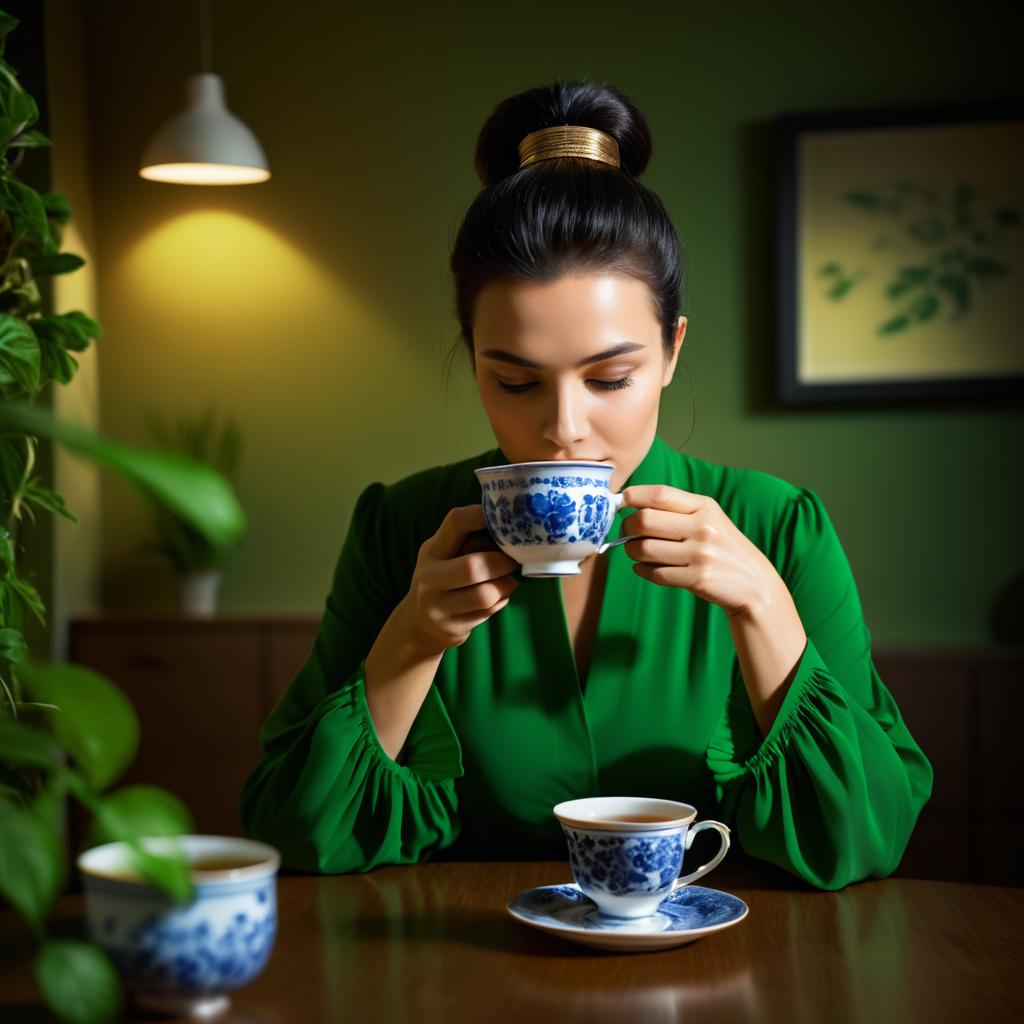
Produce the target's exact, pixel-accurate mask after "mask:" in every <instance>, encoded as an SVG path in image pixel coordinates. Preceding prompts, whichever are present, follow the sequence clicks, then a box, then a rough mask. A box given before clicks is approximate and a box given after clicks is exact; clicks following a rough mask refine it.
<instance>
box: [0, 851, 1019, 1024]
mask: <svg viewBox="0 0 1024 1024" xmlns="http://www.w3.org/2000/svg"><path fill="white" fill-rule="evenodd" d="M571 880H572V878H571V874H570V872H569V866H568V863H567V862H563V861H560V862H537V861H533V862H518V863H496V862H473V863H459V862H448V863H429V862H428V863H424V864H418V865H415V866H411V867H388V868H380V869H378V870H376V871H372V872H370V873H368V874H363V875H335V876H313V875H296V874H283V875H282V876H281V877H280V878H279V880H278V901H279V908H280V924H279V930H278V936H277V942H276V945H275V948H274V952H273V954H272V956H271V960H270V963H269V965H268V966H267V969H266V971H265V972H264V974H263V975H262V976H261V977H260V978H258V979H257V980H256V981H255V982H253V983H252V984H251V985H249V986H248V987H247V988H244V989H242V990H240V991H238V992H237V993H236V994H235V995H234V997H233V1005H232V1008H231V1009H230V1010H229V1011H228V1012H227V1013H226V1014H224V1015H223V1016H221V1017H219V1018H217V1020H218V1021H220V1022H223V1024H242V1022H245V1024H277V1022H292V1021H295V1022H302V1024H315V1022H319V1021H332V1022H333V1021H339V1022H353V1021H372V1022H374V1024H390V1022H405V1021H411V1022H416V1024H433V1022H438V1024H441V1022H444V1024H451V1022H461V1021H480V1022H484V1024H488V1022H491V1021H516V1022H519V1021H523V1022H526V1024H541V1022H544V1021H558V1022H560V1024H573V1022H579V1024H593V1022H597V1021H615V1022H623V1021H629V1022H638V1024H648V1022H655V1024H660V1022H663V1021H676V1020H684V1019H685V1020H686V1021H687V1022H688V1024H690V1022H701V1021H730V1022H731V1021H757V1022H762V1021H766V1022H774V1021H779V1022H785V1024H795V1022H807V1024H818V1022H828V1024H844V1022H846V1021H850V1022H859V1021H864V1022H871V1024H877V1022H886V1021H907V1022H917V1021H928V1022H930V1024H936V1022H943V1021H949V1022H954V1021H955V1022H960V1021H978V1022H982V1021H983V1022H985V1024H992V1022H996V1021H1010V1020H1013V1021H1020V1020H1024V997H1022V982H1024V890H1022V889H1014V888H1001V887H997V886H982V885H965V884H960V883H951V882H935V881H915V880H910V879H904V878H899V879H895V878H889V879H884V880H881V881H869V882H862V883H858V884H856V885H851V886H848V887H847V888H846V889H844V890H843V891H841V892H836V893H825V892H818V891H815V890H812V889H809V888H808V887H806V886H803V885H801V884H800V883H799V882H797V881H796V880H795V879H793V878H792V877H791V876H789V875H787V874H785V873H784V872H782V871H779V870H778V869H776V868H773V867H771V866H769V865H763V864H758V863H756V862H751V861H742V860H736V861H735V862H733V863H729V862H728V861H727V862H725V863H723V864H722V865H721V866H720V867H719V868H717V869H716V870H715V871H714V872H712V874H711V875H709V876H708V878H707V882H708V884H709V885H713V886H714V887H715V888H718V889H723V890H725V891H727V892H731V893H734V894H735V895H737V896H739V897H740V898H741V899H743V900H744V901H745V902H746V903H747V905H748V906H749V907H750V913H749V915H748V916H747V918H746V919H745V920H743V921H741V922H740V923H739V924H737V925H735V926H734V927H732V928H729V929H726V930H725V931H723V932H720V933H718V934H715V935H710V936H707V937H705V938H703V939H699V940H697V941H696V942H693V943H690V944H688V945H685V946H680V947H677V948H675V949H669V950H664V951H661V952H652V953H619V952H606V951H600V950H595V949H589V948H587V947H584V946H578V945H574V944H570V943H568V942H564V941H562V940H559V939H556V938H553V937H551V936H548V935H546V934H544V933H541V932H539V931H536V930H534V929H531V928H528V927H527V926H525V925H523V924H521V923H519V922H518V921H515V920H513V919H512V918H511V917H510V916H509V915H508V914H507V913H506V911H505V904H506V902H507V901H508V900H509V899H510V898H511V897H512V896H513V895H515V894H516V893H519V892H521V891H522V890H524V889H527V888H530V887H531V886H535V885H547V884H553V883H557V882H564V881H571ZM81 911H82V896H81V893H72V894H68V895H65V896H64V897H62V898H61V900H60V902H59V904H58V907H57V910H56V911H55V914H54V917H53V919H52V928H51V930H52V931H53V932H54V933H57V934H63V935H74V934H81V927H82V926H81ZM31 949H32V945H31V939H30V936H29V932H28V929H27V928H26V927H25V926H24V924H23V923H22V922H21V921H20V919H18V918H16V917H15V916H14V915H13V914H12V912H11V911H10V910H4V911H3V913H2V914H0V1020H2V1021H3V1022H4V1024H20V1022H26V1021H42V1020H48V1019H49V1018H48V1017H47V1016H46V1015H45V1014H44V1013H43V1011H42V1008H41V1006H40V1005H39V1001H38V997H37V996H36V995H35V993H34V991H33V988H32V982H31V977H30V971H29V970H28V965H29V958H30V956H31ZM129 1019H131V1020H134V1021H141V1020H148V1019H150V1018H148V1017H146V1016H143V1015H141V1014H138V1013H136V1014H133V1015H132V1016H130V1018H129Z"/></svg>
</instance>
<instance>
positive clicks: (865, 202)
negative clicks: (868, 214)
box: [840, 191, 883, 210]
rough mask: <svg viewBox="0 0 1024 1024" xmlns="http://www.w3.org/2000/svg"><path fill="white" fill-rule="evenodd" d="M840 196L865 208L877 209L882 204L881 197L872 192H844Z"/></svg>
mask: <svg viewBox="0 0 1024 1024" xmlns="http://www.w3.org/2000/svg"><path fill="white" fill-rule="evenodd" d="M840 198H842V199H845V200H846V201H847V202H848V203H852V204H853V205H854V206H859V207H861V208H862V209H865V210H877V209H879V208H880V207H881V206H882V205H883V199H882V197H881V196H879V195H876V194H875V193H874V192H864V191H856V192H845V193H843V195H842V196H841V197H840Z"/></svg>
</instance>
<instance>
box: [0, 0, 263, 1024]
mask: <svg viewBox="0 0 1024 1024" xmlns="http://www.w3.org/2000/svg"><path fill="white" fill-rule="evenodd" d="M17 24H18V22H17V19H15V18H13V17H11V16H10V15H9V14H7V13H6V12H4V11H0V900H3V901H6V902H7V903H8V904H10V906H11V907H12V908H13V909H14V910H15V911H17V912H18V913H19V914H20V915H21V916H22V917H24V918H25V920H26V921H27V922H28V924H29V926H30V928H31V930H32V935H33V937H34V940H35V943H36V956H35V961H34V976H35V980H36V983H37V985H38V987H39V989H40V991H41V993H42V996H43V999H44V1000H45V1001H46V1003H47V1004H48V1006H49V1008H50V1009H51V1010H52V1012H53V1013H55V1014H56V1015H57V1016H58V1017H60V1018H62V1019H64V1020H68V1021H75V1022H84V1024H93V1022H96V1024H99V1022H102V1021H108V1020H112V1019H115V1018H116V1017H117V1016H119V1014H120V1006H121V1001H122V995H121V993H122V988H121V983H120V979H119V977H118V975H117V974H116V972H115V969H114V967H113V965H112V964H111V962H110V960H109V958H108V957H107V956H106V954H105V953H104V952H103V951H102V950H101V949H100V948H99V947H98V946H96V945H94V944H92V943H90V942H85V941H81V940H79V939H74V938H56V937H53V936H51V935H50V934H49V932H48V930H47V927H46V920H47V917H48V915H49V912H50V908H51V906H52V904H53V902H54V900H55V899H56V898H57V896H58V895H59V894H60V892H61V890H62V889H63V887H64V885H65V882H66V880H67V876H68V868H69V858H68V850H67V849H66V845H67V843H66V840H65V838H64V834H65V830H64V828H63V821H64V812H65V803H66V800H67V798H68V796H69V795H70V796H71V797H73V798H74V799H76V800H78V801H80V802H81V803H82V804H83V805H84V806H85V807H86V809H87V810H88V811H89V812H90V814H91V816H92V824H91V828H90V832H89V834H88V836H87V837H86V841H85V844H84V845H85V846H86V847H88V846H91V845H93V844H95V843H97V842H103V841H106V840H122V841H125V842H127V843H128V844H129V846H130V847H131V848H132V850H133V852H134V864H135V867H136V868H137V869H138V870H139V871H140V872H141V873H142V874H143V875H144V876H145V877H146V878H147V879H149V880H150V881H152V882H153V883H154V884H156V885H157V886H159V887H160V888H161V889H163V890H164V891H165V892H166V893H167V894H168V895H169V896H170V898H171V899H173V900H176V901H185V900H188V899H189V898H190V897H191V895H192V884H191V881H190V877H189V873H188V869H187V865H186V862H185V859H184V857H183V856H181V855H180V854H175V853H173V852H171V853H169V854H161V855H159V856H157V855H155V854H153V853H151V852H149V851H147V850H146V849H145V848H144V847H143V846H142V845H141V844H140V842H139V840H140V839H141V838H142V837H145V836H151V835H174V834H181V833H187V832H189V831H191V829H192V827H193V826H192V820H191V816H190V815H189V813H188V810H187V808H185V807H184V806H183V805H182V804H181V802H180V801H179V800H178V799H177V798H176V797H174V796H173V795H172V794H170V793H167V792H165V791H163V790H158V789H156V788H155V787H150V786H125V787H120V788H114V784H115V783H116V781H117V779H118V778H119V777H120V776H121V774H122V773H123V771H124V770H125V768H126V767H127V766H128V764H130V762H131V760H132V758H133V757H134V755H135V751H136V749H137V746H138V742H139V729H138V720H137V718H136V716H135V712H134V710H133V709H132V706H131V704H130V702H129V701H128V700H127V698H126V697H125V695H124V694H123V693H122V692H121V691H120V690H119V689H118V687H117V686H116V685H114V683H112V682H110V681H109V680H107V679H105V678H103V677H102V676H100V675H99V674H97V673H95V672H93V671H91V670H90V669H87V668H85V667H83V666H79V665H69V664H51V665H43V664H38V663H36V662H35V661H34V660H33V659H32V657H31V652H30V651H29V648H28V644H27V642H26V639H25V632H24V627H25V623H26V621H27V619H28V618H29V617H30V616H31V617H34V618H36V619H37V620H39V621H40V622H43V621H44V620H45V614H46V608H45V606H44V603H43V600H42V598H41V596H40V594H39V591H38V590H37V589H36V587H35V586H34V585H33V582H32V580H31V579H30V578H29V577H28V575H27V574H26V573H25V572H24V570H23V569H22V568H21V567H19V565H18V560H19V556H20V554H21V550H22V545H23V537H22V531H21V527H22V526H23V524H24V522H25V520H26V518H28V519H30V520H31V519H33V518H35V517H36V516H37V515H44V514H50V513H56V514H59V515H63V516H66V517H68V518H69V519H72V520H73V519H74V514H73V513H72V512H71V511H70V510H68V509H67V507H66V506H65V504H64V500H63V498H62V497H61V496H60V495H59V494H57V493H55V492H54V491H53V490H52V489H51V488H49V487H48V486H46V484H45V483H44V481H43V480H42V479H41V478H40V477H39V475H38V474H37V472H36V452H37V449H38V445H39V439H40V438H41V437H49V438H51V439H53V440H56V441H58V442H60V443H61V444H63V445H65V446H67V447H69V448H70V449H71V450H73V451H75V452H76V453H78V454H79V455H82V456H84V457H87V458H90V459H93V460H95V461H97V462H99V463H101V464H103V465H105V466H107V467H109V468H111V469H113V470H115V471H116V472H118V473H119V474H121V475H122V476H123V477H124V478H125V479H126V480H128V481H129V482H130V483H131V484H133V485H134V486H135V487H136V488H137V490H138V491H139V492H140V493H141V494H142V495H143V496H144V497H145V498H146V500H148V501H150V502H151V503H154V504H156V505H159V506H161V507H163V508H166V509H170V510H172V511H173V512H174V514H175V515H177V516H178V517H179V518H180V519H181V521H182V522H185V523H187V524H188V526H189V528H190V529H192V530H194V531H195V532H196V533H197V534H199V535H201V536H203V537H205V538H206V539H207V540H208V541H209V542H210V543H211V544H213V545H219V546H221V547H225V546H230V545H231V544H233V543H235V542H237V540H238V538H239V537H240V536H241V534H242V532H243V531H244V529H245V517H244V514H243V513H242V510H241V508H240V506H239V505H238V501H237V499H236V498H235V495H234V492H233V491H232V489H231V487H230V485H229V484H228V482H227V481H226V480H225V479H224V478H223V477H222V476H220V475H219V474H218V473H217V472H216V471H215V470H214V469H212V468H211V467H210V466H208V465H202V464H200V463H197V462H195V461H193V460H191V459H188V458H187V457H185V456H184V455H181V454H178V453H174V452H143V451H138V450H136V449H133V448H130V447H128V446H126V445H122V444H118V443H117V442H115V441H111V440H108V439H106V438H103V437H101V436H100V435H98V434H96V433H94V432H92V431H89V430H86V429H85V428H83V427H80V426H76V425H74V424H70V423H62V422H60V421H58V420H56V419H54V418H53V417H52V416H51V415H49V414H48V413H46V412H45V411H43V410H42V409H40V408H36V407H35V406H36V402H37V400H38V398H39V396H40V394H41V393H42V391H43V390H44V388H46V387H48V386H53V387H57V386H61V385H64V384H67V383H68V382H70V381H71V380H72V378H73V377H74V374H75V371H76V370H77V363H76V360H75V357H74V354H73V353H76V352H81V351H83V350H85V349H87V348H88V346H89V345H90V344H91V343H92V341H93V340H94V339H95V338H97V337H99V335H100V333H101V328H100V325H99V324H98V323H97V322H96V321H95V320H93V319H92V318H91V317H89V316H87V315H86V314H85V313H83V312H81V311H78V310H75V311H72V312H69V313H63V314H55V313H52V312H49V311H47V310H45V309H44V308H43V303H42V300H41V295H40V290H39V287H38V283H37V282H38V280H39V279H40V278H42V277H45V276H48V275H53V274H64V273H69V272H72V271H74V270H76V269H78V268H79V267H81V266H82V265H83V263H84V261H83V260H82V259H81V258H80V257H78V256H75V255H73V254H71V253H62V252H60V229H61V227H62V225H63V224H64V223H66V221H67V220H68V219H69V217H70V209H69V206H68V203H67V200H66V198H65V197H64V196H63V195H61V194H59V193H55V192H49V193H46V194H43V195H40V194H39V193H37V192H36V191H35V190H34V189H32V188H30V187H29V186H28V185H26V184H25V183H23V182H21V181H19V180H18V179H17V178H16V177H15V173H14V172H15V171H16V170H17V168H18V166H19V165H20V163H21V160H22V158H23V156H24V153H25V151H26V150H28V149H32V148H35V147H39V146H48V145H50V144H51V141H50V139H48V138H47V137H46V136H45V135H43V134H42V133H41V132H38V131H35V130H33V129H32V128H31V125H32V124H33V123H34V122H35V120H36V119H37V116H38V112H37V108H36V104H35V101H34V100H33V99H32V97H31V96H29V95H28V94H27V93H26V92H25V91H24V90H23V89H22V88H21V86H20V85H19V83H18V81H17V77H16V74H15V72H14V70H13V69H12V68H11V67H10V66H9V65H8V64H7V63H6V62H5V61H4V60H3V59H2V58H3V52H4V43H5V40H6V37H7V35H8V34H9V33H10V32H11V30H12V29H13V28H14V27H15V26H16V25H17Z"/></svg>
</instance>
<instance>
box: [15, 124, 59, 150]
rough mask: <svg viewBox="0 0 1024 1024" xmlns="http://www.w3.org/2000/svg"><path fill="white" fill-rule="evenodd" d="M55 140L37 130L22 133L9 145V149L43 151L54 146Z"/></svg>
mask: <svg viewBox="0 0 1024 1024" xmlns="http://www.w3.org/2000/svg"><path fill="white" fill-rule="evenodd" d="M52 145H53V139H51V138H50V137H49V136H48V135H44V134H43V133H42V132H40V131H37V130H36V129H35V128H32V129H30V130H29V131H27V132H25V131H23V132H21V134H20V135H18V136H16V137H15V138H13V139H11V141H10V142H8V143H7V146H8V148H9V149H19V148H20V149H41V148H43V147H44V146H52Z"/></svg>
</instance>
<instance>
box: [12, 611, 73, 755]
mask: <svg viewBox="0 0 1024 1024" xmlns="http://www.w3.org/2000/svg"><path fill="white" fill-rule="evenodd" d="M5 632H6V630H5ZM11 632H14V631H13V630H11ZM0 761H2V762H4V763H5V764H11V765H22V766H25V765H27V766H31V767H33V768H53V766H54V765H56V764H57V763H59V761H60V748H59V747H58V746H57V744H56V743H54V741H53V737H52V736H50V735H49V733H45V732H42V731H41V730H39V729H33V728H32V727H31V726H30V725H25V724H24V723H23V722H20V721H19V720H18V719H16V718H12V717H11V716H10V715H7V714H4V715H0Z"/></svg>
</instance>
